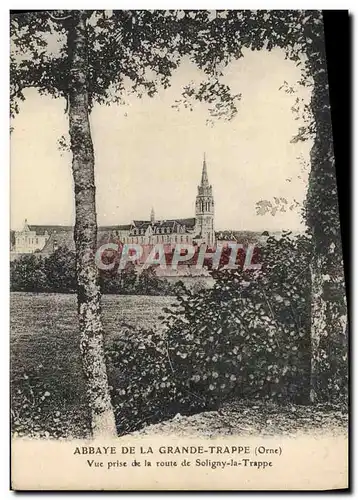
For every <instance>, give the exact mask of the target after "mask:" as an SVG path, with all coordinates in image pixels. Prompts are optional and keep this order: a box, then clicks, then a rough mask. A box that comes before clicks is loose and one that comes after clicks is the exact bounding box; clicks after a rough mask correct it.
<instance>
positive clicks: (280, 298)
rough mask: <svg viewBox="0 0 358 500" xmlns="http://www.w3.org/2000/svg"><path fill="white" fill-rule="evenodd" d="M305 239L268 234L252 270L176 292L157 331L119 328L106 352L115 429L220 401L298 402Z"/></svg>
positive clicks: (302, 389)
mask: <svg viewBox="0 0 358 500" xmlns="http://www.w3.org/2000/svg"><path fill="white" fill-rule="evenodd" d="M310 249H311V242H310V240H309V239H308V238H306V237H304V236H301V237H296V238H293V237H292V236H291V235H290V234H284V235H283V236H282V238H281V239H280V240H277V239H275V238H268V240H267V245H266V246H265V247H264V248H262V249H261V250H262V252H263V257H264V259H263V262H264V265H263V267H262V269H261V270H260V271H259V272H258V271H243V270H242V269H238V270H224V269H220V270H217V271H211V272H212V275H213V276H214V277H215V279H216V282H215V285H214V287H213V289H209V290H208V289H205V290H199V291H196V292H194V291H190V290H187V289H185V287H183V288H182V289H181V290H180V292H179V293H178V296H177V301H178V304H177V305H175V306H173V307H171V308H169V309H167V310H166V311H165V313H166V315H165V317H164V318H163V319H164V324H165V326H166V329H165V331H164V332H161V333H157V332H153V331H144V332H136V331H131V330H128V331H126V332H125V333H124V335H123V338H121V339H120V340H116V341H114V342H113V343H112V344H111V345H110V346H108V351H107V355H108V356H109V366H110V367H112V368H111V369H110V373H109V377H110V381H111V385H112V396H113V402H114V406H115V408H116V411H117V418H118V419H119V421H118V422H117V425H118V428H119V429H125V430H127V431H128V430H130V429H131V430H133V429H135V428H138V427H141V426H142V425H143V424H144V423H148V422H151V423H153V422H157V421H160V420H162V419H163V418H166V417H170V416H173V415H175V414H176V413H181V414H190V413H194V412H197V411H199V410H202V409H212V408H216V407H218V406H220V405H221V404H222V403H223V402H224V401H226V400H229V399H232V398H239V399H245V400H265V399H268V400H272V401H281V402H288V401H291V402H295V403H304V402H307V400H308V395H309V384H310V314H309V311H310V276H309V267H308V263H309V259H310Z"/></svg>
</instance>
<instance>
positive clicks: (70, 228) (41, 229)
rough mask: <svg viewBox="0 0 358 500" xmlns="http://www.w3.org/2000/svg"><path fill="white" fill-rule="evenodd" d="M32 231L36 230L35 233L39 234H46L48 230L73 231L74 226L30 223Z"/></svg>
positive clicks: (49, 231)
mask: <svg viewBox="0 0 358 500" xmlns="http://www.w3.org/2000/svg"><path fill="white" fill-rule="evenodd" d="M28 228H29V229H30V231H35V233H36V234H37V235H39V236H42V235H44V234H45V233H46V232H47V233H48V234H52V233H54V232H56V233H59V232H64V231H73V226H37V225H33V224H31V225H28Z"/></svg>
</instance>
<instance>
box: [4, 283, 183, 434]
mask: <svg viewBox="0 0 358 500" xmlns="http://www.w3.org/2000/svg"><path fill="white" fill-rule="evenodd" d="M172 302H173V297H158V296H119V295H105V296H103V300H102V305H103V324H104V331H105V341H108V340H110V339H112V338H114V337H116V336H118V335H120V330H121V325H123V324H127V325H133V326H135V327H138V328H141V327H145V328H146V329H147V328H149V327H152V326H153V327H154V326H158V324H159V323H160V322H159V320H158V316H160V315H161V314H162V309H163V307H165V306H168V305H170V304H171V303H172ZM10 314H11V315H10V317H11V320H10V358H11V388H12V411H13V427H14V428H15V429H16V430H17V431H18V432H19V433H20V434H21V433H23V432H25V431H26V428H29V427H31V428H32V429H33V434H35V435H36V434H39V435H42V434H43V432H45V431H44V426H43V424H44V421H45V420H46V419H51V420H53V421H54V426H55V427H56V428H58V435H59V436H60V435H62V436H63V435H64V436H65V437H66V435H68V437H70V436H71V435H73V436H79V435H86V434H87V431H88V413H87V405H86V401H85V397H84V394H85V391H84V379H83V375H82V369H81V363H80V352H79V329H78V320H77V312H76V297H75V295H67V294H66V295H65V294H32V293H16V292H15V293H12V294H11V298H10ZM24 401H25V404H24ZM35 410H36V411H38V413H39V414H38V415H37V417H38V418H36V421H37V423H36V422H35V424H34V422H33V419H32V416H31V415H33V412H34V411H35ZM69 422H71V424H70V425H69ZM71 426H72V428H71ZM46 427H48V426H46ZM50 427H53V426H50Z"/></svg>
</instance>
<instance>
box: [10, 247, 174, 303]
mask: <svg viewBox="0 0 358 500" xmlns="http://www.w3.org/2000/svg"><path fill="white" fill-rule="evenodd" d="M10 286H11V291H13V292H57V293H75V291H76V286H77V285H76V257H75V253H74V252H72V251H71V250H68V249H67V248H66V247H60V248H58V249H57V250H56V251H55V252H54V253H53V254H51V255H50V256H49V257H47V258H43V257H41V256H39V255H36V254H30V255H23V256H22V257H20V258H19V259H16V260H14V261H12V262H11V263H10ZM100 286H101V292H102V293H105V294H106V293H107V294H111V293H113V294H121V295H174V293H175V290H176V285H175V284H174V285H172V284H171V283H169V282H168V281H167V280H165V279H163V278H160V279H159V278H158V277H157V276H156V274H155V272H154V269H153V268H152V267H148V268H146V269H143V270H142V272H141V273H140V274H138V273H137V272H136V270H135V266H134V265H133V264H131V263H129V264H128V265H127V266H126V268H125V269H124V270H123V271H120V272H118V269H115V270H114V271H112V272H105V271H101V273H100Z"/></svg>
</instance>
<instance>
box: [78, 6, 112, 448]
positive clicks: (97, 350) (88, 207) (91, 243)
mask: <svg viewBox="0 0 358 500" xmlns="http://www.w3.org/2000/svg"><path fill="white" fill-rule="evenodd" d="M73 12H74V13H73V19H72V20H71V24H70V27H69V32H68V51H69V60H70V88H69V122H70V124H69V129H70V136H71V150H72V155H73V159H72V171H73V180H74V189H75V205H76V223H75V234H74V238H75V244H76V266H77V267H76V269H77V301H78V314H79V324H80V335H81V339H80V347H81V353H82V363H83V370H84V374H85V377H86V382H87V398H88V404H89V407H90V411H91V419H92V434H93V437H94V438H97V437H104V436H116V435H117V432H116V425H115V418H114V411H113V407H112V403H111V398H110V392H109V386H108V379H107V372H106V364H105V356H104V346H103V328H102V321H101V304H100V299H101V296H100V289H99V284H98V269H97V267H96V264H95V252H96V246H97V217H96V203H95V178H94V153H93V144H92V137H91V130H90V122H89V110H88V82H87V74H88V59H87V57H88V56H87V36H86V12H85V11H73Z"/></svg>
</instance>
